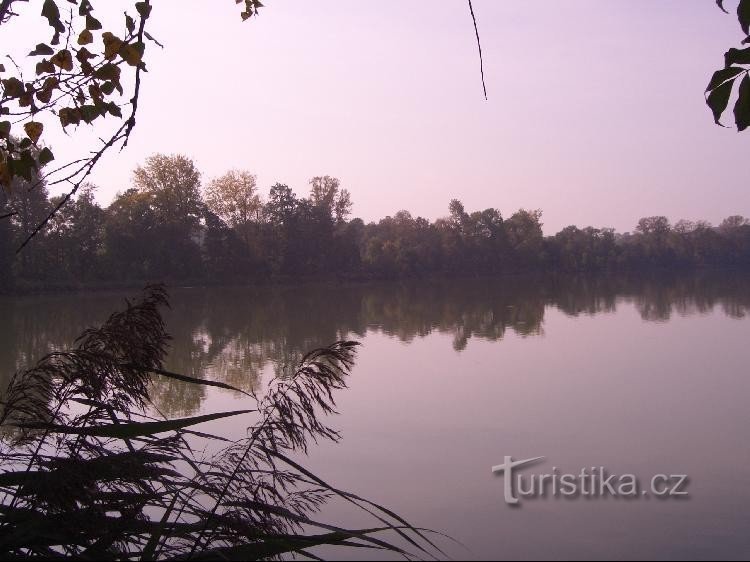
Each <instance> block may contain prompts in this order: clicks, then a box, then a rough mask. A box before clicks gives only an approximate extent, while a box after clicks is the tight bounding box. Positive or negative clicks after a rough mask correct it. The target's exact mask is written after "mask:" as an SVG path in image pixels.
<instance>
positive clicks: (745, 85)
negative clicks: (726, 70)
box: [734, 74, 750, 131]
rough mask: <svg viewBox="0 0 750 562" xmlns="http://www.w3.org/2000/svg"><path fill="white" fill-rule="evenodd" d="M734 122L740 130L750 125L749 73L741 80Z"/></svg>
mask: <svg viewBox="0 0 750 562" xmlns="http://www.w3.org/2000/svg"><path fill="white" fill-rule="evenodd" d="M734 122H735V124H736V125H737V130H739V131H744V130H745V129H747V128H748V127H750V76H749V75H747V74H745V77H744V78H743V79H742V82H740V89H739V96H738V98H737V103H735V105H734Z"/></svg>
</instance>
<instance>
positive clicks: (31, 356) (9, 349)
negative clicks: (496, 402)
mask: <svg viewBox="0 0 750 562" xmlns="http://www.w3.org/2000/svg"><path fill="white" fill-rule="evenodd" d="M133 293H135V291H133ZM171 294H172V309H171V310H170V311H169V312H168V313H167V315H166V319H167V326H168V329H169V331H170V333H171V335H172V347H171V351H170V355H169V360H168V368H169V369H171V370H173V371H176V372H179V373H184V374H187V375H191V376H206V377H209V378H211V379H213V380H218V381H222V382H226V383H229V384H231V385H233V386H236V387H239V388H242V389H244V390H253V389H255V388H257V387H258V384H259V382H260V379H261V378H262V377H263V375H264V373H266V374H267V375H269V376H270V374H275V375H283V374H284V373H285V372H286V370H288V369H290V368H291V367H292V366H293V365H294V364H296V363H297V362H298V361H299V360H300V358H301V357H302V356H303V355H304V354H305V353H306V352H307V351H309V350H310V349H313V348H317V347H321V346H324V345H327V344H329V343H331V342H333V341H336V340H340V339H348V338H354V339H359V338H362V337H364V336H365V335H366V334H367V332H369V331H375V332H380V333H383V334H387V335H389V336H392V337H394V338H397V339H399V340H400V341H403V342H410V341H412V340H414V339H415V338H421V337H425V336H427V335H429V334H431V333H441V334H448V335H450V336H452V338H453V347H454V349H455V350H456V351H461V350H463V349H465V348H466V347H467V345H468V344H469V340H471V339H472V338H479V339H483V340H488V341H499V340H501V339H502V338H503V336H504V335H505V333H506V331H507V330H509V329H510V330H512V331H513V332H514V333H515V334H517V335H520V336H522V337H534V336H541V335H543V329H542V328H543V322H544V313H545V310H546V308H547V307H553V308H556V309H558V310H560V311H562V312H563V313H565V314H567V315H570V316H578V315H595V314H606V313H612V312H615V311H616V310H617V307H618V306H620V305H629V306H634V307H635V308H636V309H637V310H638V312H639V314H640V315H641V317H642V318H643V320H644V321H649V322H667V321H669V320H670V318H671V317H672V316H673V315H675V314H677V315H682V316H687V315H694V314H705V313H708V312H711V311H713V310H715V309H717V308H718V309H720V310H721V311H722V312H723V313H724V314H726V315H728V316H730V317H732V318H742V317H744V316H745V315H746V314H747V313H748V311H750V276H747V275H741V274H737V275H735V274H732V273H722V274H709V273H706V274H702V275H684V276H679V275H674V276H651V277H627V278H623V277H618V278H614V277H558V278H554V279H546V280H539V279H528V278H520V277H519V278H509V279H502V280H499V279H471V280H465V279H464V280H441V281H427V282H425V281H414V282H409V283H371V284H353V285H338V286H336V285H305V286H296V287H265V288H201V289H172V290H171ZM126 296H127V295H126V294H123V293H99V294H93V295H55V296H33V297H31V296H29V297H16V298H10V297H3V298H2V299H0V309H2V311H3V320H4V321H3V322H2V323H1V324H0V369H1V371H0V372H1V373H2V378H3V380H2V381H0V384H2V386H3V388H4V387H5V386H6V384H7V380H8V378H9V377H10V375H11V374H12V373H13V372H14V371H15V370H18V369H21V368H23V367H25V366H28V365H29V364H30V363H32V362H33V361H35V360H36V359H38V358H39V357H42V356H43V355H45V354H46V353H49V352H50V351H53V350H60V349H65V348H66V347H68V346H70V345H71V344H72V343H73V340H74V338H75V337H77V336H78V334H80V333H81V332H82V330H83V329H84V328H86V327H89V326H92V325H95V324H97V323H100V322H102V321H103V320H104V319H106V318H107V316H108V315H109V314H110V313H111V311H112V310H115V309H116V308H118V307H119V306H120V305H121V304H122V300H123V298H125V297H126ZM156 384H157V386H156V388H154V392H153V396H154V397H155V399H156V402H157V404H158V405H159V407H160V409H162V411H163V412H164V413H166V414H168V415H170V416H185V415H192V414H195V413H196V412H197V411H198V410H199V409H200V406H201V403H202V401H203V400H204V399H205V388H203V387H198V386H195V385H185V384H181V383H179V382H177V381H173V380H168V379H164V380H159V381H158V383H156Z"/></svg>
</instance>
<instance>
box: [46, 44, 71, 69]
mask: <svg viewBox="0 0 750 562" xmlns="http://www.w3.org/2000/svg"><path fill="white" fill-rule="evenodd" d="M50 62H51V63H52V64H54V65H55V66H57V67H59V68H61V69H63V70H65V71H66V72H71V71H72V70H73V55H71V54H70V51H69V50H68V49H63V50H62V51H60V52H58V53H57V54H56V55H55V56H54V57H52V58H51V59H50Z"/></svg>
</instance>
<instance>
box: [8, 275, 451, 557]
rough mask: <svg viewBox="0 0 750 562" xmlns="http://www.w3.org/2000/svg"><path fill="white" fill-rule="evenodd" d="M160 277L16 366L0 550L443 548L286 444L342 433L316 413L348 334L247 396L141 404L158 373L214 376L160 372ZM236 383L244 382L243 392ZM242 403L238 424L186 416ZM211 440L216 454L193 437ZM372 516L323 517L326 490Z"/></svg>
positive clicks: (154, 553)
mask: <svg viewBox="0 0 750 562" xmlns="http://www.w3.org/2000/svg"><path fill="white" fill-rule="evenodd" d="M167 305H168V302H167V295H166V293H165V291H164V289H163V288H162V287H159V286H154V287H149V288H147V289H146V290H145V292H144V295H143V298H142V300H140V301H139V302H138V303H135V304H131V303H128V305H127V307H126V308H125V310H123V311H121V312H117V313H115V314H113V315H112V316H111V317H110V318H109V319H108V320H107V321H106V322H105V323H104V325H103V326H101V327H100V328H98V329H92V330H88V331H86V332H85V333H84V334H83V335H82V336H81V337H80V338H79V339H78V340H77V342H76V345H75V348H74V349H73V350H71V351H67V352H60V353H52V354H50V355H48V356H47V357H45V358H43V359H42V360H41V361H40V362H39V363H38V364H37V365H36V366H35V367H34V368H32V369H29V370H27V371H24V372H21V373H18V374H16V375H15V376H14V378H13V379H12V380H11V382H10V385H9V387H8V389H7V392H6V394H5V397H4V400H3V402H2V411H1V412H0V426H2V435H1V436H0V437H1V439H0V470H1V471H2V472H0V553H1V554H2V557H3V558H4V559H13V558H77V559H107V560H155V559H164V560H246V559H265V558H279V557H283V556H285V555H292V554H294V555H300V556H303V557H309V558H313V559H314V558H316V556H315V554H314V552H313V550H311V549H314V548H315V547H317V546H321V545H338V546H341V547H350V548H366V549H374V550H381V551H386V552H388V553H390V554H393V555H400V556H404V557H406V558H413V557H417V558H431V557H434V556H440V555H441V554H442V553H441V552H440V550H439V549H438V548H437V547H436V546H435V545H434V543H433V542H432V541H431V540H430V538H429V537H428V531H424V530H421V529H418V528H416V527H414V526H412V525H410V524H409V523H408V522H407V521H405V520H404V519H403V518H401V517H399V516H398V515H396V514H395V513H393V512H392V511H390V510H388V509H386V508H384V507H382V506H379V505H377V504H375V503H373V502H370V501H368V500H366V499H364V498H360V497H358V496H356V495H354V494H352V493H349V492H346V491H343V490H339V489H337V488H335V487H334V486H332V485H330V484H328V483H327V482H325V481H324V480H322V479H321V478H319V477H318V476H316V475H315V474H313V473H312V472H310V471H309V470H307V469H305V468H304V467H303V466H302V465H300V464H299V463H298V462H296V461H295V460H293V458H292V457H298V456H299V455H298V454H299V453H305V452H307V450H308V446H309V445H310V444H311V443H315V442H317V441H318V440H321V439H327V440H333V441H338V440H339V439H340V435H339V434H338V433H337V432H336V431H335V430H334V429H332V428H331V427H329V426H328V425H327V424H326V423H325V418H326V417H327V415H328V414H332V413H334V412H335V400H334V393H335V392H336V391H339V390H342V389H344V388H346V376H347V374H348V373H349V371H350V369H351V367H352V365H353V362H354V357H355V352H356V346H357V345H358V344H357V343H356V342H352V341H339V342H336V343H334V344H333V345H331V346H329V347H326V348H322V349H317V350H315V351H312V352H311V353H309V354H308V355H307V356H306V357H305V358H304V359H303V360H302V361H301V362H300V364H299V365H298V366H297V367H296V369H295V370H294V372H293V373H292V374H291V375H290V376H288V377H285V378H277V379H274V380H273V381H271V382H270V383H269V385H268V388H267V391H266V392H265V393H264V394H263V396H262V397H259V396H257V395H250V394H246V397H247V400H248V403H249V406H248V408H247V409H243V410H238V411H225V412H216V413H213V414H207V415H202V416H195V417H189V418H181V419H163V418H162V419H159V418H156V417H153V416H152V415H150V413H149V412H152V411H153V407H152V404H151V401H150V396H149V387H150V381H151V379H152V378H153V377H169V378H174V379H178V380H180V381H182V382H183V383H185V384H197V385H210V386H221V387H224V388H228V389H232V390H235V391H237V392H242V391H240V390H238V389H236V388H233V387H231V386H229V385H226V384H223V383H216V382H210V381H205V380H200V379H196V378H192V377H187V376H184V375H180V374H177V373H170V372H168V371H166V370H164V366H163V360H164V357H165V355H166V352H167V348H168V342H169V336H168V335H167V333H166V330H165V326H164V322H163V320H162V316H161V309H162V308H163V307H165V306H167ZM243 394H245V393H243ZM226 417H243V418H244V417H248V418H249V419H250V420H251V421H252V423H251V424H250V427H249V428H248V432H247V436H246V437H245V438H243V439H240V440H228V439H227V438H226V437H224V436H220V435H212V434H208V433H205V432H201V431H198V430H196V429H194V426H196V425H198V424H200V423H203V422H207V421H211V420H215V419H219V418H226ZM206 450H215V451H217V452H214V453H208V454H206V453H203V454H200V453H197V451H206ZM334 497H335V498H338V499H342V500H345V501H347V502H349V503H351V504H352V505H354V506H356V508H358V509H360V510H363V511H364V512H367V513H368V514H369V515H371V516H372V518H373V526H372V527H371V528H367V529H345V528H341V527H339V526H336V525H330V524H327V523H325V522H324V521H321V520H319V519H318V516H319V515H320V509H321V507H322V506H323V505H324V504H325V502H326V501H327V500H329V499H331V498H334Z"/></svg>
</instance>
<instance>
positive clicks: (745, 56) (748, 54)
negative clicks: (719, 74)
mask: <svg viewBox="0 0 750 562" xmlns="http://www.w3.org/2000/svg"><path fill="white" fill-rule="evenodd" d="M733 64H750V47H748V48H747V49H729V50H728V51H727V52H726V54H725V55H724V66H725V67H727V68H728V67H730V66H732V65H733Z"/></svg>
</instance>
